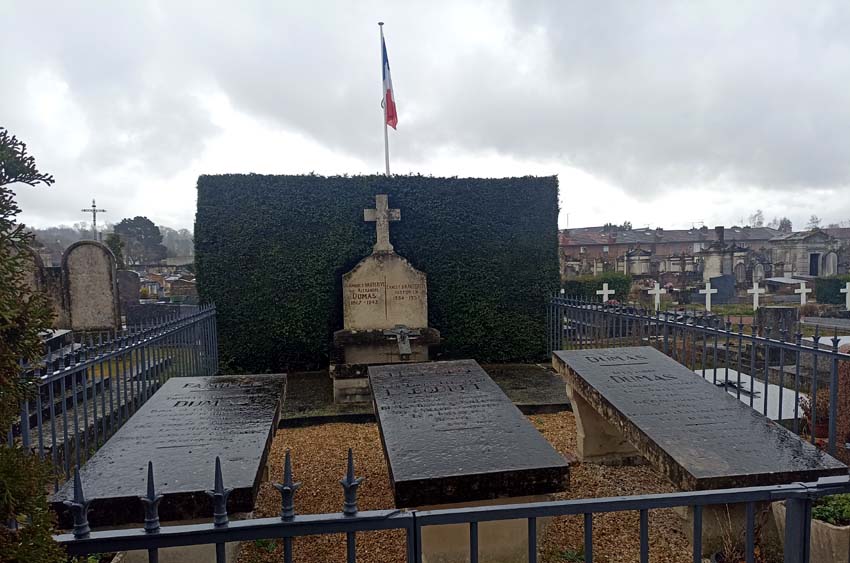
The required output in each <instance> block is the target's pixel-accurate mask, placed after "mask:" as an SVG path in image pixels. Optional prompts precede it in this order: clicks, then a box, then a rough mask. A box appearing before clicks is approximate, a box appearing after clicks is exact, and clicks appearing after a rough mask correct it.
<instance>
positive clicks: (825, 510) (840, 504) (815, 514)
mask: <svg viewBox="0 0 850 563" xmlns="http://www.w3.org/2000/svg"><path fill="white" fill-rule="evenodd" d="M812 518H815V519H816V520H823V521H824V522H828V523H830V524H832V525H833V526H847V525H850V494H845V495H833V496H828V497H822V498H819V499H818V500H816V501H815V505H814V507H813V508H812Z"/></svg>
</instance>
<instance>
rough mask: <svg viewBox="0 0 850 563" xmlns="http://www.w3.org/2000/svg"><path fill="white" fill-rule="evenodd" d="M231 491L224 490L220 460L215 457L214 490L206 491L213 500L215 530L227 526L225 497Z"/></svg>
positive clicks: (231, 490)
mask: <svg viewBox="0 0 850 563" xmlns="http://www.w3.org/2000/svg"><path fill="white" fill-rule="evenodd" d="M231 492H233V489H225V488H224V477H223V476H222V473H221V458H220V457H219V456H216V457H215V489H213V490H212V491H207V494H208V495H209V496H210V497H212V499H213V525H215V527H216V528H221V527H223V526H227V523H228V521H229V520H228V518H227V497H229V496H230V493H231Z"/></svg>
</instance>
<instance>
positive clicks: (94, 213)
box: [80, 198, 106, 240]
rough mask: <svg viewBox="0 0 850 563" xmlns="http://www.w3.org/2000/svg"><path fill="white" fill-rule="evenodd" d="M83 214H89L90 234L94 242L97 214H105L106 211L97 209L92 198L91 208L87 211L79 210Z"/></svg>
mask: <svg viewBox="0 0 850 563" xmlns="http://www.w3.org/2000/svg"><path fill="white" fill-rule="evenodd" d="M80 211H82V212H83V213H91V232H92V236H93V237H94V240H97V214H98V213H106V209H98V208H97V205H96V204H95V203H94V198H92V200H91V207H89V208H87V209H81V210H80Z"/></svg>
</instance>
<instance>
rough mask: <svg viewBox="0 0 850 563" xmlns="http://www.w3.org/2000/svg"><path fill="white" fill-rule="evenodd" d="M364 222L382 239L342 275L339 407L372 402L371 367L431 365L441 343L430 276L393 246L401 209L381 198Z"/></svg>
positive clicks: (334, 363) (336, 371) (335, 372)
mask: <svg viewBox="0 0 850 563" xmlns="http://www.w3.org/2000/svg"><path fill="white" fill-rule="evenodd" d="M363 219H364V221H369V222H374V223H375V230H376V238H377V241H376V242H375V246H374V248H373V249H372V254H370V255H369V256H367V257H366V258H364V259H362V260H361V261H360V262H359V263H358V264H357V265H356V266H355V267H354V268H353V269H352V270H351V271H350V272H347V273H346V274H344V275H343V276H342V301H343V329H342V330H339V331H337V332H335V333H334V346H333V358H332V360H331V366H330V373H331V377H332V378H333V381H334V401H336V402H337V403H355V402H368V401H370V400H371V393H370V391H369V381H368V379H367V373H366V369H367V367H368V366H370V365H377V364H393V363H410V362H425V361H428V359H429V347H430V346H432V345H435V344H437V343H439V341H440V333H439V332H438V331H436V330H434V329H433V328H428V286H427V281H426V277H425V274H424V273H423V272H420V271H419V270H417V269H416V268H414V267H413V266H411V265H410V262H408V261H407V260H406V259H405V258H403V257H401V256H399V255H398V254H396V253H395V250H394V249H393V245H392V244H390V222H391V221H400V220H401V211H400V210H398V209H390V208H389V204H388V200H387V196H386V195H385V194H379V195H376V196H375V209H365V210H364V212H363Z"/></svg>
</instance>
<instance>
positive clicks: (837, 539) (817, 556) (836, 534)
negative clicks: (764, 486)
mask: <svg viewBox="0 0 850 563" xmlns="http://www.w3.org/2000/svg"><path fill="white" fill-rule="evenodd" d="M771 509H772V510H773V519H774V520H775V521H776V527H777V528H778V529H779V538H780V540H781V541H783V542H784V541H785V502H774V503H772V504H771ZM809 549H810V551H811V557H810V559H809V560H810V561H812V562H813V563H814V562H817V563H847V555H848V553H850V526H833V525H832V524H828V523H826V522H823V521H821V520H812V534H811V541H810V542H809Z"/></svg>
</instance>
